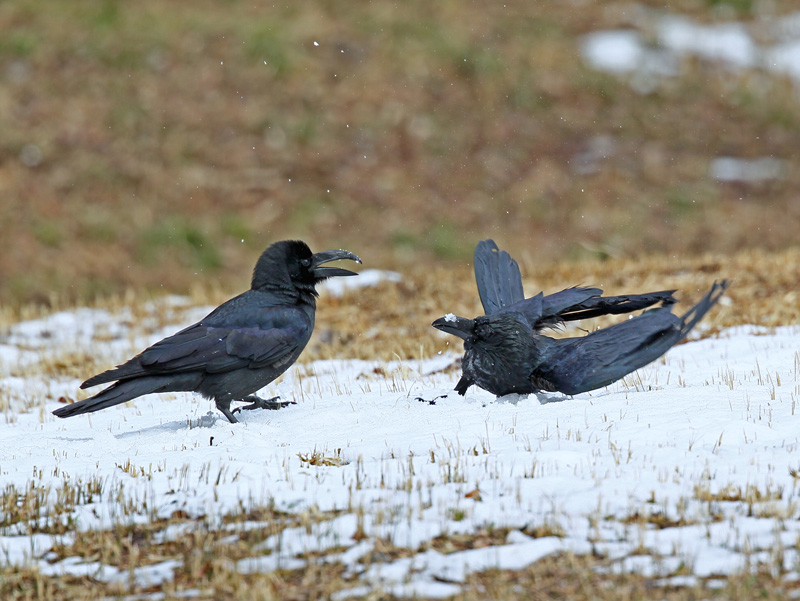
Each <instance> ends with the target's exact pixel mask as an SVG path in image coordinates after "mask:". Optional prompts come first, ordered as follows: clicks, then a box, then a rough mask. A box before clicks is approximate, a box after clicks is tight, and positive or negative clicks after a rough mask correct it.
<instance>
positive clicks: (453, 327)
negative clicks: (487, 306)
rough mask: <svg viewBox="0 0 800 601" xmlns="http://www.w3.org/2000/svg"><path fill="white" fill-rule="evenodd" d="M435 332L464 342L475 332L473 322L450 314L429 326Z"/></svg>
mask: <svg viewBox="0 0 800 601" xmlns="http://www.w3.org/2000/svg"><path fill="white" fill-rule="evenodd" d="M431 325H432V326H433V327H434V328H436V329H437V330H441V331H442V332H446V333H447V334H452V335H453V336H458V337H459V338H463V339H464V340H466V339H467V338H469V337H470V336H472V332H473V331H474V330H475V320H474V319H467V318H466V317H458V316H456V315H453V314H452V313H448V314H447V315H445V316H444V317H440V318H439V319H437V320H436V321H434V322H433V323H432V324H431Z"/></svg>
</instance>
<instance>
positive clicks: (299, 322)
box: [53, 240, 361, 422]
mask: <svg viewBox="0 0 800 601" xmlns="http://www.w3.org/2000/svg"><path fill="white" fill-rule="evenodd" d="M339 259H349V260H352V261H356V262H357V263H361V259H359V258H358V257H357V256H356V255H354V254H353V253H351V252H349V251H346V250H328V251H325V252H320V253H317V254H312V252H311V250H310V249H309V248H308V245H306V244H305V243H304V242H301V241H299V240H286V241H283V242H276V243H275V244H273V245H271V246H270V247H269V248H267V249H266V250H265V251H264V252H263V253H262V254H261V257H260V258H259V259H258V262H257V263H256V266H255V269H254V270H253V280H252V285H251V287H250V290H248V291H247V292H244V293H242V294H240V295H239V296H237V297H235V298H232V299H231V300H229V301H227V302H225V303H223V304H222V305H220V306H219V307H217V308H216V309H214V310H213V311H212V312H211V313H209V314H208V315H207V316H206V317H204V318H203V319H201V320H200V321H199V322H198V323H196V324H194V325H191V326H189V327H188V328H186V329H184V330H181V331H180V332H178V333H177V334H173V335H172V336H169V337H167V338H164V339H163V340H161V341H160V342H157V343H155V344H154V345H153V346H151V347H149V348H147V349H145V350H144V351H142V352H141V353H140V354H138V355H136V356H135V357H134V358H133V359H131V360H129V361H127V362H126V363H123V364H122V365H120V366H118V367H116V368H114V369H111V370H108V371H106V372H103V373H101V374H98V375H96V376H94V377H92V378H89V379H88V380H86V381H85V382H84V383H83V384H81V388H88V387H90V386H95V385H97V384H107V383H109V382H116V383H115V384H112V385H111V386H109V387H108V388H106V389H105V390H103V391H101V392H99V393H98V394H96V395H95V396H93V397H91V398H88V399H85V400H83V401H79V402H77V403H73V404H71V405H67V406H66V407H62V408H61V409H58V410H56V411H53V414H54V415H57V416H58V417H71V416H73V415H79V414H81V413H89V412H92V411H99V410H100V409H105V408H106V407H111V406H113V405H117V404H119V403H124V402H125V401H129V400H131V399H134V398H136V397H139V396H142V395H143V394H149V393H153V392H177V391H191V392H197V393H200V394H201V395H203V396H204V397H206V398H209V399H213V400H214V402H215V403H216V406H217V409H219V410H220V411H221V412H222V413H223V414H224V415H225V417H227V418H228V420H230V421H231V422H236V421H237V419H236V418H235V417H234V415H233V413H232V412H231V409H230V405H231V402H233V401H243V402H247V403H250V405H247V406H245V407H242V408H243V409H256V408H262V409H278V408H280V407H281V406H282V404H281V403H280V402H277V397H276V398H275V399H269V400H265V399H261V398H259V397H257V396H254V395H253V393H255V392H256V391H257V390H259V389H261V388H263V387H264V386H266V385H267V384H269V383H270V382H272V380H274V379H275V378H277V377H278V376H279V375H281V374H282V373H283V372H284V371H286V370H287V369H288V368H289V366H291V365H292V364H293V363H294V362H295V361H296V360H297V358H298V356H299V355H300V353H301V352H302V350H303V348H305V346H306V344H307V343H308V340H309V338H310V337H311V332H312V331H313V329H314V313H315V310H316V306H317V305H316V297H317V290H316V285H317V284H318V283H319V282H321V281H322V280H325V279H327V278H330V277H334V276H349V275H357V274H356V273H353V272H352V271H348V270H347V269H341V268H338V267H322V265H323V264H324V263H328V262H330V261H336V260H339Z"/></svg>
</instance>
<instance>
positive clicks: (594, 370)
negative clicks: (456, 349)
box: [432, 240, 728, 396]
mask: <svg viewBox="0 0 800 601" xmlns="http://www.w3.org/2000/svg"><path fill="white" fill-rule="evenodd" d="M475 279H476V281H477V284H478V293H479V294H480V297H481V302H482V303H483V308H484V310H485V312H486V315H483V316H481V317H476V318H475V319H467V318H465V317H456V316H455V315H453V314H449V315H446V316H444V317H441V318H439V319H437V320H436V321H434V322H433V324H432V325H433V327H435V328H437V329H439V330H442V331H443V332H447V333H448V334H453V335H454V336H458V337H459V338H462V339H463V340H464V358H463V360H462V363H461V369H462V376H461V379H460V380H459V381H458V384H457V385H456V390H457V391H458V393H459V394H461V395H463V394H465V393H466V391H467V388H469V387H470V386H472V385H473V384H476V385H477V386H480V387H481V388H483V389H485V390H488V391H489V392H491V393H493V394H496V395H498V396H502V395H505V394H510V393H512V392H516V393H520V394H527V393H531V392H533V393H538V392H542V391H546V392H562V393H564V394H569V395H573V394H578V393H581V392H586V391H587V390H594V389H596V388H602V387H603V386H607V385H608V384H611V383H612V382H614V381H616V380H619V379H620V378H622V377H623V376H625V375H627V374H629V373H630V372H632V371H634V370H636V369H639V368H640V367H643V366H644V365H647V364H648V363H650V362H651V361H653V360H655V359H657V358H658V357H660V356H661V355H663V354H664V353H666V352H667V351H668V350H669V349H670V347H672V346H673V345H675V344H676V343H678V342H679V341H680V340H682V339H683V338H684V337H685V336H686V334H688V333H689V331H690V330H691V329H692V328H693V327H694V326H695V324H696V323H697V322H698V321H700V319H701V318H702V317H703V315H705V314H706V312H707V311H708V310H709V309H710V308H711V307H712V306H713V305H714V304H715V303H716V302H717V301H718V300H719V299H720V297H721V296H722V294H723V293H724V291H725V288H727V286H728V283H727V282H726V281H723V282H722V283H721V284H717V283H715V284H714V285H713V286H712V288H711V290H710V291H709V293H708V294H707V295H706V296H705V297H704V298H703V299H702V300H701V301H700V302H699V303H697V304H696V305H695V306H694V307H692V308H691V309H689V310H688V311H687V312H686V313H685V314H684V315H683V317H678V316H676V315H674V314H673V313H672V312H671V311H670V307H669V305H671V304H673V303H674V302H675V299H674V298H673V296H672V293H673V292H674V290H666V291H663V292H651V293H648V294H633V295H625V296H609V297H603V296H601V295H602V293H603V291H602V290H601V289H599V288H567V289H566V290H562V291H561V292H556V293H555V294H550V295H548V296H544V295H543V294H542V293H541V292H540V293H539V294H537V295H536V296H534V297H532V298H529V299H526V298H525V296H524V294H523V292H522V278H521V276H520V272H519V266H518V265H517V263H516V261H514V260H513V259H512V258H511V257H510V256H509V255H508V253H506V252H503V251H499V250H498V248H497V245H496V244H495V243H494V241H492V240H485V241H483V242H480V243H478V246H477V248H476V249H475ZM659 302H660V303H662V306H661V307H658V308H656V309H650V310H648V311H645V312H644V313H642V314H641V315H638V316H636V317H632V318H630V319H628V320H627V321H624V322H622V323H618V324H616V325H613V326H611V327H608V328H604V329H602V330H597V331H595V332H592V333H591V334H588V335H586V336H581V337H577V338H561V339H554V338H550V337H548V336H544V335H542V334H540V333H539V332H540V331H541V330H542V329H544V328H546V327H553V326H558V325H560V324H562V323H563V322H565V321H574V320H578V319H584V318H587V317H596V316H598V315H609V314H619V313H629V312H631V311H637V310H639V309H644V308H647V307H650V306H652V305H654V304H656V303H659Z"/></svg>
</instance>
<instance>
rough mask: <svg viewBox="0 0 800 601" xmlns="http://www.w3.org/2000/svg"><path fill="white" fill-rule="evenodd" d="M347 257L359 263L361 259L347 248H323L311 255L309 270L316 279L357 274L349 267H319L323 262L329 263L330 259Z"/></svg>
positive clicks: (337, 259)
mask: <svg viewBox="0 0 800 601" xmlns="http://www.w3.org/2000/svg"><path fill="white" fill-rule="evenodd" d="M342 259H348V260H350V261H355V262H356V263H361V259H359V258H358V256H357V255H354V254H353V253H351V252H350V251H349V250H324V251H322V252H321V253H316V254H315V255H313V256H312V257H311V271H312V272H314V277H316V278H318V279H325V278H332V277H335V276H337V275H358V274H357V273H356V272H354V271H350V270H349V269H342V268H341V267H320V265H322V264H323V263H330V262H331V261H340V260H342Z"/></svg>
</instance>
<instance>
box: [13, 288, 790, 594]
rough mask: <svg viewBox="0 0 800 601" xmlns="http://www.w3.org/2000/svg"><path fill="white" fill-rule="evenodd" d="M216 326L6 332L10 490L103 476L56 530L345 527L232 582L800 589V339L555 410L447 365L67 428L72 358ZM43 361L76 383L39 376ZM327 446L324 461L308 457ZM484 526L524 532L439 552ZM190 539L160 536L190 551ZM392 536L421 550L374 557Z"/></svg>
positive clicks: (120, 323) (769, 338) (139, 406)
mask: <svg viewBox="0 0 800 601" xmlns="http://www.w3.org/2000/svg"><path fill="white" fill-rule="evenodd" d="M169 302H174V304H175V305H176V306H178V305H181V303H182V302H183V301H181V300H180V299H173V300H172V301H169ZM205 312H206V309H205V308H195V309H189V310H187V311H186V312H184V313H182V314H181V323H174V324H172V325H168V326H161V325H159V324H156V323H155V322H154V321H153V322H152V323H150V326H151V327H150V329H149V330H148V333H147V334H142V333H141V330H139V331H138V333H136V332H137V330H135V329H132V328H135V327H141V323H142V322H143V321H145V322H146V321H147V319H146V318H143V317H141V316H140V317H138V318H137V319H138V321H136V320H134V319H133V318H132V316H131V315H130V314H129V313H127V314H126V312H122V313H117V314H112V313H110V312H107V311H101V310H91V309H78V310H75V311H71V312H62V313H57V314H54V315H52V316H50V317H47V318H45V319H41V320H37V321H29V322H24V323H19V324H15V325H13V326H11V327H10V328H8V329H7V330H6V331H5V335H4V336H3V337H2V338H0V406H6V410H5V414H4V419H3V420H2V422H3V423H2V424H0V441H2V444H0V488H2V490H3V491H4V495H5V494H10V491H13V490H16V491H20V490H25V489H28V488H30V487H31V486H41V487H48V486H49V487H50V495H49V500H48V503H49V505H48V507H51V506H53V505H54V504H55V503H57V502H58V498H57V497H58V490H59V489H63V488H64V485H65V483H66V484H70V485H72V486H76V487H77V488H79V489H82V490H85V489H86V488H87V483H91V482H94V483H96V484H97V490H99V492H96V494H91V495H90V494H86V495H85V496H84V498H83V499H82V500H79V501H78V502H77V503H76V504H75V506H74V509H72V510H71V512H70V513H68V514H58V515H51V516H48V509H47V507H45V508H43V509H42V512H41V515H40V517H39V518H38V519H39V520H44V521H47V520H62V521H63V520H67V518H71V519H72V520H73V523H74V524H77V532H81V531H87V530H92V529H102V528H106V527H109V526H111V525H112V524H114V523H117V522H125V523H131V522H139V521H148V520H153V519H156V518H159V517H169V516H171V515H174V514H175V512H177V511H180V512H181V515H189V516H198V517H199V516H205V518H204V519H205V521H206V522H207V523H208V522H210V523H211V524H212V527H219V528H220V529H224V528H240V529H242V528H249V529H255V530H258V529H259V527H260V525H259V523H258V522H246V523H237V524H225V523H223V521H222V519H221V516H223V514H225V513H227V512H232V511H235V510H237V509H240V508H241V507H245V508H246V507H249V506H266V505H271V506H273V507H274V508H275V510H277V511H282V512H286V513H288V514H301V513H303V512H308V511H309V510H312V511H314V512H328V511H331V510H337V512H336V513H331V518H330V519H327V520H324V521H320V522H318V523H315V524H313V525H312V526H311V527H309V528H288V529H286V530H283V531H282V532H281V533H280V534H279V535H272V536H270V535H268V534H266V533H265V535H264V540H263V542H262V543H261V544H260V547H259V548H260V550H261V551H263V554H262V555H261V556H259V557H251V558H248V559H247V560H243V561H240V562H238V563H236V564H234V565H233V566H232V569H234V570H238V571H240V572H242V573H247V572H253V571H271V570H275V569H279V568H282V569H296V568H302V567H303V566H304V565H306V562H308V561H338V562H343V563H344V564H345V565H346V566H347V567H348V570H350V571H351V573H353V574H356V575H358V577H359V581H360V582H361V583H363V584H362V585H360V586H358V587H356V588H354V589H351V590H348V591H345V592H343V593H341V594H340V595H339V597H338V598H346V597H350V596H359V595H364V594H366V593H368V592H369V591H370V590H374V589H375V588H381V589H383V590H384V591H387V592H391V593H394V594H396V595H408V596H411V595H414V594H417V595H420V596H424V597H427V598H435V597H447V596H450V595H453V594H455V593H457V592H459V591H460V590H461V587H462V584H463V582H464V580H465V578H466V577H467V575H468V574H469V573H470V572H475V571H481V570H485V569H488V568H495V567H499V568H507V569H518V568H523V567H525V566H527V565H530V564H531V563H533V562H536V561H537V560H539V559H540V558H542V557H545V556H548V555H551V554H554V553H558V552H561V551H569V552H574V553H576V554H586V553H597V554H601V555H604V556H605V557H607V558H610V559H611V560H612V562H611V564H610V565H611V566H612V569H613V570H617V571H628V572H636V573H640V574H643V575H645V576H647V577H652V578H654V579H663V578H670V577H673V576H674V582H675V583H676V585H677V584H679V583H682V582H683V583H692V582H697V581H698V579H704V580H703V581H704V582H709V579H710V580H711V582H712V583H713V582H714V579H715V578H717V577H719V578H723V579H724V578H725V576H726V575H728V574H732V573H741V572H742V571H743V570H753V569H756V568H758V567H760V568H761V569H763V568H764V567H765V566H766V567H767V568H768V569H769V570H772V571H773V572H774V573H775V574H777V575H783V576H785V577H786V578H792V579H796V578H800V573H798V554H797V541H798V535H799V534H800V521H798V519H799V518H800V503H799V502H798V501H800V498H798V490H797V483H798V480H797V478H798V475H797V472H798V471H800V449H798V442H799V440H800V438H799V437H800V434H799V433H800V408H799V407H797V403H798V400H800V354H798V349H800V327H797V326H787V327H782V328H778V329H776V330H772V331H767V330H764V329H759V328H755V327H742V328H736V329H732V330H728V331H723V332H722V333H720V334H718V335H715V336H713V337H709V338H705V339H701V340H695V341H691V342H688V343H685V344H682V345H679V346H678V347H676V348H674V349H672V350H671V351H670V352H669V353H667V355H666V356H665V358H664V359H663V360H660V361H657V362H655V363H654V364H651V365H649V366H647V367H646V368H644V369H642V370H639V371H638V372H637V373H635V374H632V375H631V376H629V377H628V378H626V379H625V380H624V381H621V382H617V383H616V384H614V385H612V386H610V387H608V388H606V389H602V390H598V391H595V392H593V393H587V394H581V395H578V396H576V397H574V398H564V397H562V396H560V395H548V396H547V398H546V399H545V402H540V400H539V399H537V398H536V397H535V396H530V397H529V398H517V397H513V398H508V397H506V398H501V399H495V398H494V397H493V396H492V395H490V394H489V393H486V392H484V391H481V390H478V389H475V388H472V389H470V390H469V392H468V394H467V395H466V397H463V398H462V397H459V396H458V395H457V394H455V393H454V392H452V390H451V389H452V386H453V385H454V384H455V382H456V380H457V378H458V372H457V370H456V369H455V368H454V365H453V364H454V362H455V361H456V359H457V357H458V356H457V355H455V354H452V353H451V354H446V355H440V356H437V357H434V358H431V359H426V360H420V361H403V362H399V361H398V362H395V363H380V362H367V361H339V360H337V361H319V362H314V363H310V364H305V365H296V366H295V367H293V368H292V369H291V370H290V371H289V372H288V374H287V375H286V376H285V377H284V378H283V380H282V381H281V382H280V383H279V384H277V385H271V386H269V387H267V389H265V390H264V391H263V394H265V395H274V394H280V395H282V396H283V398H284V399H287V398H293V399H295V400H296V401H297V404H296V405H292V406H290V407H288V408H286V409H282V410H280V411H252V412H243V413H240V414H239V416H240V418H241V423H240V424H230V423H228V422H227V420H225V418H224V417H223V416H222V415H221V414H219V413H218V412H217V411H216V410H215V409H214V408H213V404H212V403H211V402H209V401H207V400H204V399H203V398H201V397H199V396H195V395H191V394H168V395H151V396H146V397H142V398H139V399H137V400H135V401H133V402H131V403H128V404H125V405H121V406H117V407H113V408H111V409H107V410H105V411H101V412H98V413H94V414H90V415H85V416H78V417H74V418H70V419H66V420H61V419H58V418H56V417H54V416H52V415H51V414H50V411H51V410H53V409H55V408H57V407H59V406H60V405H59V403H58V401H57V399H59V397H61V396H69V397H70V398H75V396H76V394H77V390H78V386H79V384H80V381H81V380H80V379H78V378H77V377H74V376H73V377H70V376H59V375H58V360H57V358H58V356H59V355H63V354H64V353H65V352H67V351H69V352H70V353H82V352H85V353H87V354H89V355H93V356H103V357H106V358H107V362H108V363H109V364H110V363H111V362H115V363H116V362H120V361H122V360H125V359H127V358H128V357H129V356H131V355H132V354H133V353H135V352H138V351H139V350H141V349H142V348H143V347H144V345H145V344H148V343H152V342H154V341H155V340H158V339H159V338H161V337H163V336H164V335H166V334H169V333H171V332H174V331H175V330H177V329H178V328H179V327H181V326H182V325H185V324H186V323H190V322H191V321H194V320H195V319H197V318H199V317H201V316H202V315H204V314H205ZM442 348H443V349H444V348H446V347H445V338H444V336H443V338H442ZM450 348H453V347H452V346H451V347H450ZM459 349H460V345H459ZM43 363H48V364H50V365H55V366H56V367H55V370H56V371H55V373H56V375H50V376H45V375H42V374H41V373H40V372H37V366H38V365H41V364H43ZM90 375H92V373H90V372H87V373H83V374H81V376H80V377H88V376H90ZM796 412H797V413H798V414H797V415H795V413H796ZM315 453H316V455H317V457H319V458H324V459H325V460H321V461H312V460H311V457H312V456H314V454H315ZM314 463H317V465H314ZM326 464H327V465H326ZM12 486H13V487H14V488H11V487H12ZM4 506H7V504H6V503H4ZM4 518H5V519H4V520H3V521H0V524H3V526H2V529H0V558H2V559H1V560H0V561H3V562H5V563H6V564H12V565H23V564H29V565H30V564H34V565H38V567H39V569H40V570H41V572H43V573H44V574H77V575H80V574H88V575H91V576H92V577H93V578H95V579H97V580H100V581H105V582H113V581H118V580H121V579H122V580H124V581H126V582H127V581H128V580H127V579H129V578H133V579H134V580H135V582H136V583H138V584H140V585H141V586H145V585H153V584H158V583H162V582H165V581H167V580H169V579H171V578H172V577H173V574H174V571H175V570H176V569H177V568H179V567H180V562H178V561H176V560H169V561H165V562H162V563H159V564H156V565H149V566H143V567H141V568H139V569H137V570H135V571H134V573H133V574H131V573H129V572H128V571H123V570H121V569H118V568H117V567H116V566H111V565H103V564H100V563H98V562H97V561H96V560H95V559H94V558H91V557H86V558H83V557H67V558H61V559H59V560H58V561H53V555H52V554H49V551H50V550H51V548H52V547H53V546H54V545H55V544H58V543H61V544H68V543H69V542H70V541H71V540H73V539H74V537H75V536H76V534H75V533H74V531H73V532H67V533H66V534H56V535H52V534H46V533H41V529H39V530H40V531H39V532H38V533H34V534H30V532H31V530H32V529H34V530H35V528H32V526H34V525H32V524H29V523H21V522H19V521H16V522H15V521H14V520H9V519H8V515H6V516H4ZM192 524H193V522H191V521H189V522H187V523H184V524H182V525H181V526H180V528H179V529H185V528H191V527H192ZM215 524H216V526H214V525H215ZM481 528H508V529H510V531H509V533H508V535H507V536H506V537H505V539H504V540H502V541H501V542H502V544H497V545H492V546H487V547H484V548H478V549H470V550H466V551H456V552H452V553H444V552H438V551H437V550H435V549H434V548H433V547H432V546H430V545H426V543H429V542H430V541H431V540H432V539H434V538H436V537H439V536H440V535H443V534H458V533H473V532H477V531H478V530H480V529H481ZM45 530H46V529H45ZM173 530H175V528H174V527H170V528H167V529H166V530H165V531H164V532H163V536H164V537H165V538H169V537H170V536H178V535H180V532H177V531H173ZM536 533H540V534H538V535H537V534H536ZM541 533H545V535H541ZM535 536H538V537H535ZM377 540H384V541H385V540H388V541H391V543H393V544H394V545H396V546H398V547H403V548H407V549H410V550H417V552H415V553H413V554H411V556H410V557H402V558H400V559H393V558H392V557H391V556H387V557H386V559H385V561H381V560H380V558H378V559H375V558H374V557H373V559H372V560H371V561H370V562H369V563H368V564H366V563H364V562H359V561H358V560H359V558H362V557H363V556H365V555H366V554H369V553H370V552H371V551H372V549H373V546H374V544H375V542H376V541H377ZM326 550H332V551H331V552H330V553H328V554H324V552H325V551H326ZM315 551H321V552H323V555H322V556H321V558H317V559H314V558H315V557H317V555H315V554H313V553H311V554H309V552H315ZM687 568H688V572H687ZM676 574H677V575H676Z"/></svg>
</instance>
